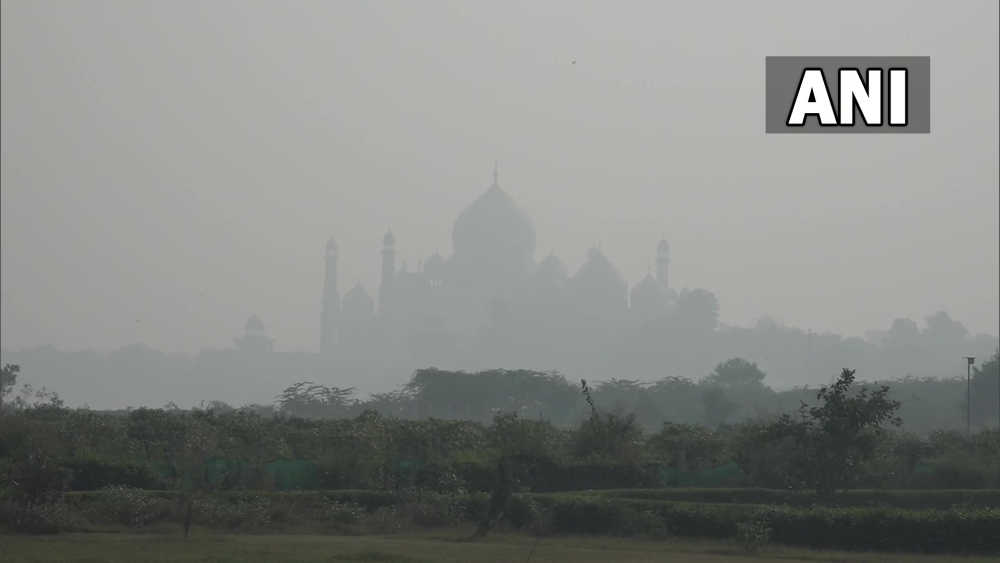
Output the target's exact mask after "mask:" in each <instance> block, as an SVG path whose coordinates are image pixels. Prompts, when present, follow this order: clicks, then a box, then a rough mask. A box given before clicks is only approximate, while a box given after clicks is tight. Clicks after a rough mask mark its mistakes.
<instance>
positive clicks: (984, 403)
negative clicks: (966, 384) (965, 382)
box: [971, 349, 1000, 426]
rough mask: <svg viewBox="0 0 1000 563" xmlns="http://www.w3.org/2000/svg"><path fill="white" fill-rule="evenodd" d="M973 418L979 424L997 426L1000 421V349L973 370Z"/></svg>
mask: <svg viewBox="0 0 1000 563" xmlns="http://www.w3.org/2000/svg"><path fill="white" fill-rule="evenodd" d="M971 395H972V406H971V408H972V418H973V419H974V420H975V421H976V423H977V424H982V425H983V426H986V425H990V426H993V425H996V424H997V423H998V419H1000V349H997V351H996V352H994V354H993V357H992V358H990V359H989V360H986V361H985V362H983V364H982V365H980V366H979V367H975V368H972V391H971Z"/></svg>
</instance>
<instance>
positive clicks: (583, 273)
mask: <svg viewBox="0 0 1000 563" xmlns="http://www.w3.org/2000/svg"><path fill="white" fill-rule="evenodd" d="M589 254H590V260H588V261H587V263H586V264H584V265H583V267H582V268H580V271H578V272H577V273H576V276H574V277H573V285H574V286H575V292H576V294H577V297H578V298H580V299H584V300H587V301H606V302H608V303H614V304H616V306H617V305H620V306H622V307H624V306H625V287H626V286H625V278H623V277H622V275H621V273H620V272H619V271H618V268H615V266H614V264H612V263H611V261H610V260H608V259H607V258H606V257H605V256H604V254H603V253H602V252H601V251H600V249H597V248H593V247H591V249H590V253H589Z"/></svg>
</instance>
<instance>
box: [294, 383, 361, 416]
mask: <svg viewBox="0 0 1000 563" xmlns="http://www.w3.org/2000/svg"><path fill="white" fill-rule="evenodd" d="M353 395H354V388H353V387H352V388H349V389H340V388H339V387H327V386H325V385H318V384H316V383H313V382H311V381H304V382H301V383H296V384H294V385H292V386H290V387H288V388H287V389H285V390H284V391H283V392H282V393H281V394H280V395H278V396H277V397H276V399H275V401H276V402H277V404H278V410H279V411H280V412H282V413H286V414H294V415H296V416H301V417H306V418H313V417H324V416H325V417H339V416H345V415H346V414H347V413H348V410H349V408H350V406H351V404H352V401H351V397H353Z"/></svg>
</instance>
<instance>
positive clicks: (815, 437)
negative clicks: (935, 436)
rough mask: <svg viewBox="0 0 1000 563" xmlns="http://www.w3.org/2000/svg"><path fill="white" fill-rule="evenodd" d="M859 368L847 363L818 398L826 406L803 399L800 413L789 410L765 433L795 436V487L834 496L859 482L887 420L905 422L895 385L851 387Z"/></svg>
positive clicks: (774, 436) (773, 436) (897, 423)
mask: <svg viewBox="0 0 1000 563" xmlns="http://www.w3.org/2000/svg"><path fill="white" fill-rule="evenodd" d="M854 381H855V379H854V371H852V370H849V369H846V368H845V369H844V371H843V372H842V373H841V374H840V378H839V379H837V381H836V382H835V383H834V384H833V385H832V386H830V387H826V386H824V387H822V388H821V389H820V391H819V393H818V394H817V395H816V398H817V399H818V400H820V401H821V402H822V404H821V405H820V406H816V407H810V406H809V405H807V404H805V403H802V406H801V407H800V408H799V415H800V418H799V419H798V420H795V419H793V418H791V417H790V416H788V415H787V414H786V415H783V416H782V417H781V418H780V419H779V420H778V421H777V422H775V423H773V424H772V425H771V426H770V428H769V429H768V431H767V432H765V433H764V435H765V437H766V440H784V439H788V438H790V439H791V440H793V441H794V443H795V445H796V446H797V449H798V452H799V454H798V455H797V456H796V457H795V459H794V460H793V461H792V468H791V469H792V471H791V476H792V479H793V483H792V485H793V486H794V487H806V488H809V489H812V490H814V491H816V493H817V494H819V495H820V496H829V495H831V494H833V493H834V492H836V491H838V490H840V491H844V490H848V489H850V488H852V487H853V486H855V485H856V484H857V483H858V481H859V479H860V477H861V476H862V474H863V472H864V469H865V465H866V464H867V462H868V461H869V460H870V459H871V458H872V457H873V456H874V455H875V452H876V447H877V446H878V440H879V439H880V438H881V436H882V434H883V433H884V432H885V429H884V428H883V425H886V424H889V425H892V426H900V425H901V424H902V420H900V418H899V417H898V416H896V411H898V410H899V407H900V403H899V402H898V401H893V400H891V399H889V386H888V385H882V386H880V387H879V388H878V389H876V390H875V391H872V392H869V389H868V388H867V387H861V389H860V390H858V391H857V392H855V393H851V391H852V387H853V386H854Z"/></svg>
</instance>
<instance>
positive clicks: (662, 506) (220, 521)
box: [32, 488, 1000, 553]
mask: <svg viewBox="0 0 1000 563" xmlns="http://www.w3.org/2000/svg"><path fill="white" fill-rule="evenodd" d="M860 493H867V491H860ZM183 498H184V497H183V494H181V493H178V492H174V491H165V492H151V491H140V490H130V489H127V488H112V489H108V490H104V491H94V492H87V493H75V494H69V495H66V503H65V505H64V506H65V507H66V510H68V511H70V512H73V513H76V514H80V515H84V516H85V517H86V518H87V519H88V520H89V521H91V522H95V523H116V524H119V525H123V526H140V525H148V524H151V523H155V522H158V521H173V520H176V519H177V518H178V516H177V515H178V509H177V507H178V506H181V505H182V504H183ZM489 503H490V498H489V496H488V495H485V494H471V495H449V494H439V493H418V492H395V493H390V492H381V491H331V492H302V493H235V492H234V493H217V494H214V495H210V496H206V497H200V498H198V499H197V505H196V514H197V516H196V523H197V524H198V525H202V526H208V527H214V528H220V529H227V530H250V529H257V528H260V527H262V526H265V525H266V526H271V528H269V529H271V530H272V531H273V529H274V528H273V526H274V525H281V524H288V523H303V522H320V523H329V522H336V523H339V524H348V523H354V524H358V525H360V524H362V523H366V524H369V525H378V526H381V528H379V529H380V530H382V531H386V530H389V531H391V530H397V529H402V528H404V527H406V526H414V525H415V526H426V527H435V526H443V525H453V524H456V523H458V522H460V521H463V520H473V521H476V520H479V519H480V518H481V517H482V515H483V514H485V513H486V510H487V508H488V506H489ZM33 510H34V511H35V512H33V516H32V517H33V518H36V519H37V518H41V516H39V515H46V514H50V513H53V511H52V510H47V511H46V510H42V509H40V508H38V509H33ZM504 513H505V523H506V525H509V526H511V527H513V528H515V529H522V530H525V529H526V530H530V531H532V532H535V533H543V534H545V533H547V534H595V535H625V536H654V537H656V536H681V537H705V538H720V539H721V538H733V537H736V536H737V533H738V530H739V528H740V526H741V525H746V524H747V523H758V524H759V525H760V527H761V528H766V529H768V530H769V534H770V538H771V539H772V540H773V541H776V542H778V543H781V544H786V545H798V546H805V547H809V548H814V549H818V548H821V549H843V550H871V551H909V552H924V553H1000V510H998V509H996V508H952V509H946V510H904V509H900V508H889V507H877V506H876V507H819V506H813V507H805V506H767V505H761V504H741V503H732V502H730V503H701V504H697V503H685V502H671V501H664V500H650V499H634V498H633V499H628V498H614V497H611V496H607V492H603V493H596V494H576V495H566V494H518V495H514V496H513V497H512V498H511V500H510V502H509V504H508V506H507V508H506V510H505V511H504ZM352 519H353V520H352ZM387 527H388V528H387Z"/></svg>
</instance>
